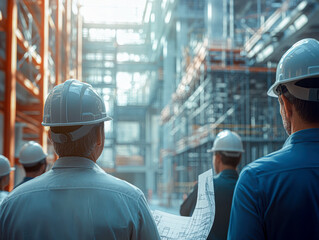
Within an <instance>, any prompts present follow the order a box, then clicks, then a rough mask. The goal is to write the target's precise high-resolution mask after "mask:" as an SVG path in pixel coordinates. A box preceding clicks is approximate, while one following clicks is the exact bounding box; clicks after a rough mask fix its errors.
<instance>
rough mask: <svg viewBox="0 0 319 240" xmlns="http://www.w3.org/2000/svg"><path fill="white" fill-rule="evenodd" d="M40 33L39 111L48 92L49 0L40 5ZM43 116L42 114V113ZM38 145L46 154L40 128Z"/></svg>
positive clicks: (43, 134) (45, 141) (42, 107)
mask: <svg viewBox="0 0 319 240" xmlns="http://www.w3.org/2000/svg"><path fill="white" fill-rule="evenodd" d="M41 23H42V26H41V31H40V41H41V43H40V50H41V53H40V55H41V59H42V61H41V65H40V74H41V79H40V81H39V87H40V105H41V110H43V109H44V101H45V98H46V96H47V92H48V51H49V0H43V1H42V4H41ZM42 115H43V112H42ZM39 136H40V144H41V145H42V147H43V150H44V151H45V152H47V143H48V140H47V137H48V133H47V131H46V129H45V128H44V127H42V126H40V129H39Z"/></svg>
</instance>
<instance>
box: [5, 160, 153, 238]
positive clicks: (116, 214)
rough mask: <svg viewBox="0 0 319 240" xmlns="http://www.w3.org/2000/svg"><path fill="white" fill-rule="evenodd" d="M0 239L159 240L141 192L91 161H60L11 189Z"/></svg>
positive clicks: (6, 203)
mask: <svg viewBox="0 0 319 240" xmlns="http://www.w3.org/2000/svg"><path fill="white" fill-rule="evenodd" d="M0 234H1V235H0V239H3V240H4V239H52V240H53V239H159V235H158V231H157V227H156V225H155V222H154V220H153V217H152V215H151V213H150V210H149V208H148V205H147V203H146V200H145V197H144V195H143V193H142V192H141V191H140V190H139V189H138V188H136V187H134V186H133V185H131V184H129V183H127V182H125V181H122V180H119V179H117V178H115V177H113V176H111V175H109V174H106V173H105V172H104V171H103V170H102V169H101V168H100V167H98V166H97V165H96V164H95V163H94V162H93V161H91V160H89V159H86V158H79V157H64V158H60V159H58V160H57V161H56V163H55V164H54V166H53V168H52V169H51V170H50V171H48V172H47V173H45V174H43V175H41V176H39V177H37V178H34V179H33V180H32V181H29V182H26V183H24V184H22V185H21V186H19V187H18V188H16V189H14V190H13V191H12V192H11V193H10V194H9V196H8V197H7V198H6V199H5V201H4V202H3V204H2V206H1V209H0Z"/></svg>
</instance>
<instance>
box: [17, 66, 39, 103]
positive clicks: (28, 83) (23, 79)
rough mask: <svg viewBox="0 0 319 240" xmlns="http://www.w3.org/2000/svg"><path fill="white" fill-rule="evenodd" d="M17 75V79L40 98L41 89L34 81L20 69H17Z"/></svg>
mask: <svg viewBox="0 0 319 240" xmlns="http://www.w3.org/2000/svg"><path fill="white" fill-rule="evenodd" d="M16 76H17V81H18V82H19V83H20V85H21V86H22V87H24V88H25V89H26V90H27V91H28V92H29V93H30V94H32V95H33V96H34V97H36V98H39V94H40V90H39V88H38V87H36V86H34V85H33V83H32V82H31V81H30V80H29V79H28V78H26V77H25V76H24V75H23V74H22V73H21V72H19V71H17V73H16Z"/></svg>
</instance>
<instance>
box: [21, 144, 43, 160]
mask: <svg viewBox="0 0 319 240" xmlns="http://www.w3.org/2000/svg"><path fill="white" fill-rule="evenodd" d="M46 157H47V154H45V153H44V152H43V149H42V147H41V145H40V144H38V143H36V142H34V141H30V142H27V143H26V144H24V145H23V147H22V148H21V150H20V154H19V161H20V163H21V164H22V165H34V164H36V163H38V162H40V161H41V160H43V159H45V158H46Z"/></svg>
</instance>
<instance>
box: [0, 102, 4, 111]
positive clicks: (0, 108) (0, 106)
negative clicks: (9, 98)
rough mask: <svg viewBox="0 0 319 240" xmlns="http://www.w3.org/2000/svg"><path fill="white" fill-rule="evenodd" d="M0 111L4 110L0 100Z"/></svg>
mask: <svg viewBox="0 0 319 240" xmlns="http://www.w3.org/2000/svg"><path fill="white" fill-rule="evenodd" d="M0 112H2V113H3V112H4V103H3V102H0Z"/></svg>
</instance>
